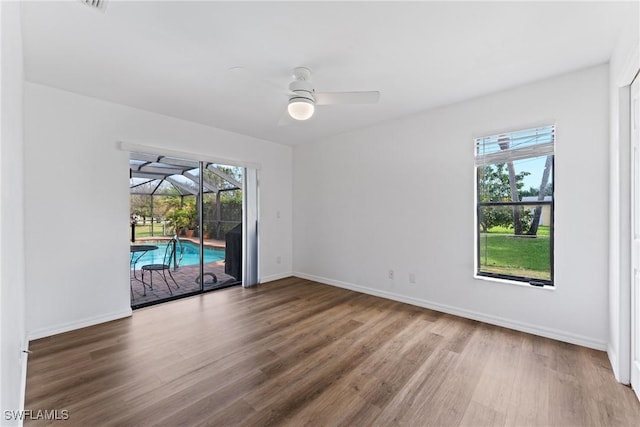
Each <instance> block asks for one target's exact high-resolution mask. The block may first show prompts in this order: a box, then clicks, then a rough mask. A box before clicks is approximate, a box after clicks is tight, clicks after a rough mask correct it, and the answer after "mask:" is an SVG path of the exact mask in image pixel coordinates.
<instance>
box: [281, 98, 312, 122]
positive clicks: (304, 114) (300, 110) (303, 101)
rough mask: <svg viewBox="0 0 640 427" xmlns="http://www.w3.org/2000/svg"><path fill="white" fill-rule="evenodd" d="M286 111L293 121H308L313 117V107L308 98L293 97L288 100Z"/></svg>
mask: <svg viewBox="0 0 640 427" xmlns="http://www.w3.org/2000/svg"><path fill="white" fill-rule="evenodd" d="M287 111H288V112H289V115H290V116H291V118H293V119H295V120H308V119H310V118H311V116H313V113H314V111H315V105H314V104H313V101H312V100H310V99H308V98H302V97H293V98H291V99H290V100H289V106H288V107H287Z"/></svg>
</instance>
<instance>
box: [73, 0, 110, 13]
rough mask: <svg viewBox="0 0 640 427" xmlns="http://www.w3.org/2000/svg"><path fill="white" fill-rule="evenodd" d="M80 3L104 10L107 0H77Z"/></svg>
mask: <svg viewBox="0 0 640 427" xmlns="http://www.w3.org/2000/svg"><path fill="white" fill-rule="evenodd" d="M78 1H79V2H80V3H84V4H86V5H87V6H89V7H91V8H93V9H98V10H99V11H100V12H104V10H105V9H106V7H107V0H78Z"/></svg>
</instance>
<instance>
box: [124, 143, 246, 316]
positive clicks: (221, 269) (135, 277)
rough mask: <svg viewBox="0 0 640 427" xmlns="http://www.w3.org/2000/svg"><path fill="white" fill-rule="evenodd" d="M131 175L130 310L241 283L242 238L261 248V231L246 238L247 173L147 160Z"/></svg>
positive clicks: (136, 157)
mask: <svg viewBox="0 0 640 427" xmlns="http://www.w3.org/2000/svg"><path fill="white" fill-rule="evenodd" d="M129 167H130V198H131V204H130V216H131V217H130V227H131V244H130V257H131V265H130V269H131V272H130V283H131V306H132V307H133V308H139V307H144V306H147V305H151V304H156V303H159V302H163V301H167V300H172V299H175V298H180V297H184V296H189V295H194V294H198V293H202V292H206V291H210V290H214V289H219V288H222V287H227V286H232V285H235V284H240V283H242V281H243V272H244V270H245V268H246V266H245V265H243V260H245V259H246V254H245V250H244V246H245V241H246V240H247V239H245V238H244V236H246V237H250V239H248V240H250V241H252V242H257V228H255V229H254V230H253V231H251V232H250V233H251V235H248V234H245V230H244V229H245V228H246V227H245V223H244V221H243V219H244V218H245V217H246V216H247V211H246V209H247V203H246V200H245V199H244V194H245V191H244V186H245V185H246V182H247V179H246V178H247V169H245V168H242V167H239V166H230V165H221V164H217V163H211V162H205V161H196V160H191V159H184V158H178V157H171V156H161V155H156V154H147V153H131V154H130V162H129ZM249 171H250V172H249V174H250V175H251V176H254V175H255V173H256V172H255V171H252V170H249ZM256 185H257V184H256V183H252V184H251V188H252V189H253V188H257V187H256ZM250 209H256V212H257V204H255V203H254V204H251V207H250ZM249 217H251V218H252V221H253V218H255V217H256V213H255V212H253V213H252V214H251V215H249ZM251 246H252V247H253V246H256V245H251ZM256 247H257V246H256ZM250 262H252V263H255V264H256V267H255V268H254V269H250V270H251V271H253V270H256V269H257V257H250ZM252 275H253V273H252ZM254 283H255V281H253V282H252V283H250V284H254Z"/></svg>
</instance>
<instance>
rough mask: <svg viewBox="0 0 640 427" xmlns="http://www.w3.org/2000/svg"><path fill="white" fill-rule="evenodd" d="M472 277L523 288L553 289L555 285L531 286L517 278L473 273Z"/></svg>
mask: <svg viewBox="0 0 640 427" xmlns="http://www.w3.org/2000/svg"><path fill="white" fill-rule="evenodd" d="M473 278H474V279H476V280H483V281H487V282H493V283H502V284H504V285H511V286H513V285H515V286H520V287H523V288H529V289H543V290H547V291H555V290H556V287H555V286H550V285H544V286H532V285H530V284H528V283H526V282H520V281H518V280H508V279H499V278H496V277H488V276H479V275H477V274H474V275H473Z"/></svg>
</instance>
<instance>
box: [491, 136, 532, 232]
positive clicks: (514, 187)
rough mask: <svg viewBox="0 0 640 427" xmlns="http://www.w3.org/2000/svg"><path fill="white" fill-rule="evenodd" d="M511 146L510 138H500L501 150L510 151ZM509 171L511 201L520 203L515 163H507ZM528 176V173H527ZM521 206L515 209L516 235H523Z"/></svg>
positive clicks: (514, 227) (514, 225) (514, 228)
mask: <svg viewBox="0 0 640 427" xmlns="http://www.w3.org/2000/svg"><path fill="white" fill-rule="evenodd" d="M510 145H511V140H510V138H509V136H507V135H502V136H500V137H498V146H499V147H500V149H501V150H508V149H509V146H510ZM507 169H508V170H509V189H510V190H511V200H512V201H514V202H516V201H520V198H519V197H518V182H517V180H516V179H517V178H516V168H515V166H514V165H513V162H507ZM527 174H528V172H527ZM522 185H523V184H522V183H520V187H522ZM520 210H521V207H520V206H514V207H513V233H514V234H515V235H521V234H522V222H521V220H520Z"/></svg>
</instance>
